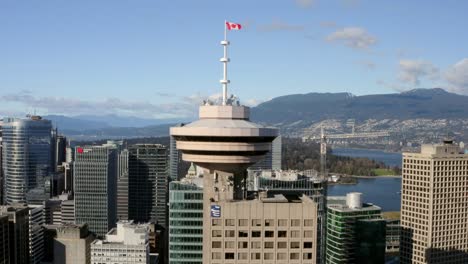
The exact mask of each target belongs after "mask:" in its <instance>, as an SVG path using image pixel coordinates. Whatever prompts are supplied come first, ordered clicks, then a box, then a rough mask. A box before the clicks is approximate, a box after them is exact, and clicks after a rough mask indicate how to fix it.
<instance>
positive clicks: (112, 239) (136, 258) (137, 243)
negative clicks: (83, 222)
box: [91, 221, 150, 264]
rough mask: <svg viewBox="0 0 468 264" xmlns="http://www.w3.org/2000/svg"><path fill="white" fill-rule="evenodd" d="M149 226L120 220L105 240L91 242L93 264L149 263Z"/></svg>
mask: <svg viewBox="0 0 468 264" xmlns="http://www.w3.org/2000/svg"><path fill="white" fill-rule="evenodd" d="M148 232H149V226H148V225H147V224H134V223H133V221H129V222H127V221H120V222H118V223H117V228H113V229H112V230H111V231H109V233H108V234H107V235H106V238H105V239H104V240H99V239H97V240H95V241H94V242H93V243H91V263H92V264H149V263H150V251H149V242H148Z"/></svg>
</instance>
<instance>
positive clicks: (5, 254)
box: [0, 214, 10, 263]
mask: <svg viewBox="0 0 468 264" xmlns="http://www.w3.org/2000/svg"><path fill="white" fill-rule="evenodd" d="M8 224H9V223H8V215H6V214H0V263H9V261H10V241H9V234H8Z"/></svg>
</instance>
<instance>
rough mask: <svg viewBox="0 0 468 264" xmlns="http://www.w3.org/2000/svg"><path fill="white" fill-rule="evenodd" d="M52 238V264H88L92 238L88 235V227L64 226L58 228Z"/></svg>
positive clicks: (84, 225)
mask: <svg viewBox="0 0 468 264" xmlns="http://www.w3.org/2000/svg"><path fill="white" fill-rule="evenodd" d="M56 229H57V236H56V237H55V238H54V242H53V248H54V249H53V251H54V262H53V263H54V264H63V263H66V264H90V263H91V243H92V242H93V241H94V236H93V235H92V234H90V233H89V231H88V226H87V225H86V224H83V225H74V224H66V225H61V226H58V227H57V228H56Z"/></svg>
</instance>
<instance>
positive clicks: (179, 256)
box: [169, 164, 203, 264]
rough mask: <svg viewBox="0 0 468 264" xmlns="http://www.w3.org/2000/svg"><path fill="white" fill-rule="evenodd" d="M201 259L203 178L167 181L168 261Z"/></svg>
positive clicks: (197, 262) (192, 174) (180, 262)
mask: <svg viewBox="0 0 468 264" xmlns="http://www.w3.org/2000/svg"><path fill="white" fill-rule="evenodd" d="M184 263H192V264H202V263H203V178H200V177H197V176H196V171H195V167H194V165H193V164H192V166H191V167H190V169H189V175H187V176H186V177H185V178H183V179H181V181H172V182H171V183H169V264H184Z"/></svg>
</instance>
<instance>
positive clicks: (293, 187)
mask: <svg viewBox="0 0 468 264" xmlns="http://www.w3.org/2000/svg"><path fill="white" fill-rule="evenodd" d="M248 177H249V178H248V181H247V182H248V186H247V188H248V190H249V191H255V192H258V191H267V192H268V193H269V194H273V195H274V194H284V195H290V194H295V195H302V194H304V195H306V196H308V197H309V198H310V199H312V200H313V201H314V202H316V203H317V210H318V211H317V239H318V241H317V243H316V244H314V247H316V248H317V252H318V254H319V255H318V256H317V257H318V258H319V256H320V254H322V251H323V255H325V241H324V237H325V232H326V223H325V219H326V208H325V199H326V188H327V186H326V179H324V178H323V177H321V176H320V175H319V173H318V172H317V171H315V170H305V171H295V170H284V171H282V170H258V171H249V176H248ZM322 241H323V242H322Z"/></svg>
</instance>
